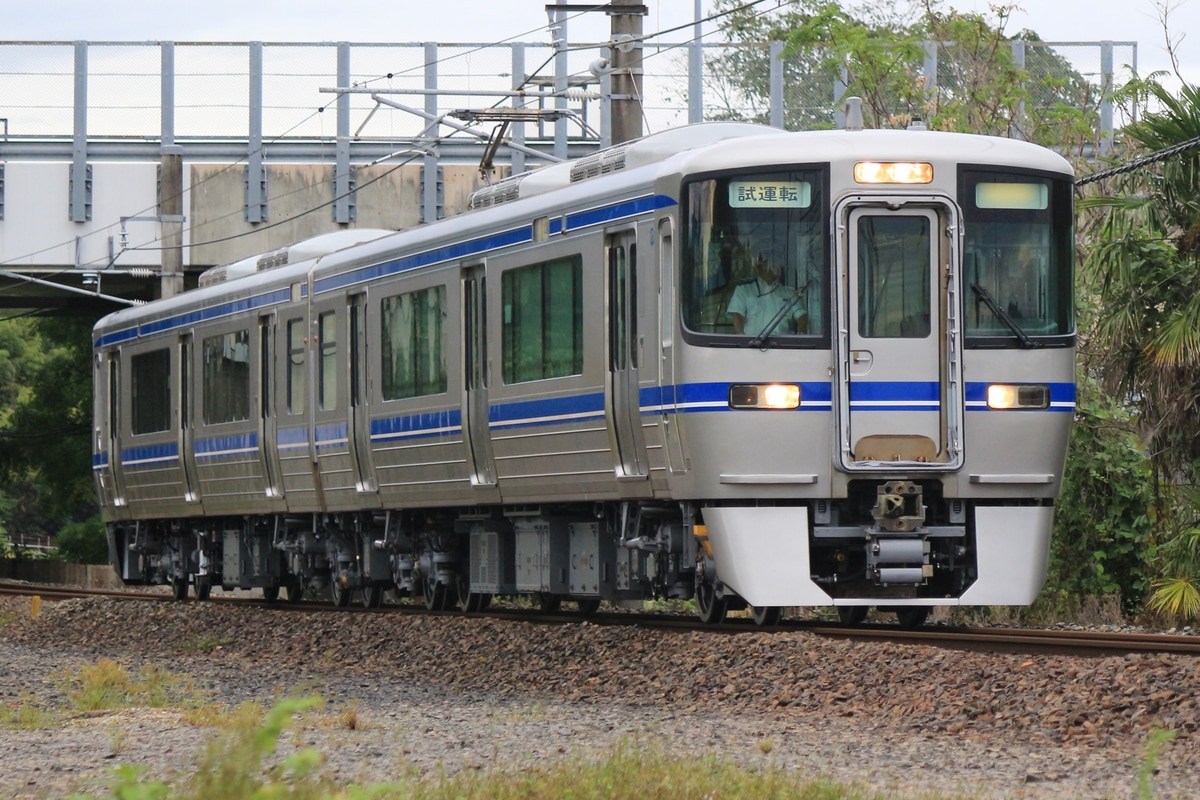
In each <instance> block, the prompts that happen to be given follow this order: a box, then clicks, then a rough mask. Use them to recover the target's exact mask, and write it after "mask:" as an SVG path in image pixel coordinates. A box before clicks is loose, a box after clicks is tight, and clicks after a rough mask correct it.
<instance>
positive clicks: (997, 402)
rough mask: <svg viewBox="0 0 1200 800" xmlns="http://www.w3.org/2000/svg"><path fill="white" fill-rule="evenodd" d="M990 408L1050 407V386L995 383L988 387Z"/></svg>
mask: <svg viewBox="0 0 1200 800" xmlns="http://www.w3.org/2000/svg"><path fill="white" fill-rule="evenodd" d="M987 404H988V408H992V409H997V410H1009V409H1042V408H1049V407H1050V387H1049V386H1043V385H1041V384H1013V383H993V384H991V385H990V386H988V389H987Z"/></svg>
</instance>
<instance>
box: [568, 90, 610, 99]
mask: <svg viewBox="0 0 1200 800" xmlns="http://www.w3.org/2000/svg"><path fill="white" fill-rule="evenodd" d="M558 96H559V97H565V98H567V99H568V100H599V99H600V93H599V92H593V91H588V90H587V89H567V90H566V91H563V92H559V93H558Z"/></svg>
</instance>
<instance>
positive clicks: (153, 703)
mask: <svg viewBox="0 0 1200 800" xmlns="http://www.w3.org/2000/svg"><path fill="white" fill-rule="evenodd" d="M58 683H59V685H60V688H61V689H62V691H63V693H64V694H66V696H67V699H68V700H70V702H71V704H72V705H73V706H74V708H75V709H77V710H79V711H112V710H116V709H121V708H131V707H133V706H147V707H149V708H167V707H171V706H179V705H186V704H188V703H189V702H194V696H195V691H194V689H193V687H192V684H191V681H190V680H188V679H187V678H185V677H183V676H180V675H176V674H174V673H172V672H168V671H167V670H164V669H159V668H158V667H154V666H146V667H143V668H142V669H141V671H140V672H139V673H138V674H137V675H136V676H135V675H131V674H130V673H129V671H128V670H126V669H125V667H123V666H121V665H120V664H118V663H117V662H116V661H113V660H111V659H108V658H102V659H100V660H99V661H97V662H96V663H95V664H90V665H84V666H82V667H80V668H79V669H78V670H77V671H76V672H75V673H74V674H61V675H59V676H58Z"/></svg>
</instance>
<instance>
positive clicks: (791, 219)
mask: <svg viewBox="0 0 1200 800" xmlns="http://www.w3.org/2000/svg"><path fill="white" fill-rule="evenodd" d="M825 185H826V175H825V171H824V170H823V169H807V170H797V169H789V170H780V171H770V172H756V173H739V174H737V175H731V176H724V177H717V178H710V179H703V180H697V181H693V182H691V183H689V184H687V185H686V187H685V189H684V197H683V200H684V202H683V210H682V213H683V236H682V239H683V247H682V253H681V261H680V275H679V287H680V302H681V303H682V308H681V311H682V317H683V324H684V328H685V329H686V330H687V331H689V332H691V333H694V334H709V335H710V336H713V337H714V338H712V339H709V340H708V341H711V342H712V343H714V344H720V343H725V344H737V343H739V341H738V340H739V339H740V337H754V336H759V335H762V334H764V333H766V334H767V335H770V336H771V337H772V338H773V339H776V340H783V341H784V342H787V343H790V344H795V345H801V346H815V345H816V344H818V343H819V341H821V340H822V339H823V338H824V337H825V336H826V334H827V328H828V323H827V315H828V294H829V272H830V263H829V253H828V235H827V230H828V227H829V226H828V210H827V205H828V203H827V201H826V200H825V194H826V190H825ZM768 326H769V327H770V330H769V331H765V330H764V329H766V328H767V327H768ZM716 337H722V338H723V339H724V341H723V342H722V339H719V338H716ZM733 337H738V338H733ZM818 337H821V338H818Z"/></svg>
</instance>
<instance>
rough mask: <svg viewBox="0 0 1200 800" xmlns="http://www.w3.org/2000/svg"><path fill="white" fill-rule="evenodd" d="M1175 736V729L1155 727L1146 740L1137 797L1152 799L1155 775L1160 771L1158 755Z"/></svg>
mask: <svg viewBox="0 0 1200 800" xmlns="http://www.w3.org/2000/svg"><path fill="white" fill-rule="evenodd" d="M1174 738H1175V731H1165V730H1162V729H1155V730H1153V731H1151V732H1150V739H1149V740H1148V741H1147V742H1146V753H1145V755H1144V756H1142V763H1141V764H1140V765H1139V766H1138V771H1137V798H1138V800H1151V798H1153V797H1154V785H1153V784H1154V776H1155V774H1156V773H1157V772H1158V756H1159V754H1160V753H1161V752H1162V749H1163V746H1165V745H1166V743H1167V742H1169V741H1171V740H1172V739H1174Z"/></svg>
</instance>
